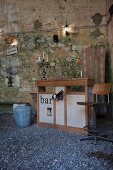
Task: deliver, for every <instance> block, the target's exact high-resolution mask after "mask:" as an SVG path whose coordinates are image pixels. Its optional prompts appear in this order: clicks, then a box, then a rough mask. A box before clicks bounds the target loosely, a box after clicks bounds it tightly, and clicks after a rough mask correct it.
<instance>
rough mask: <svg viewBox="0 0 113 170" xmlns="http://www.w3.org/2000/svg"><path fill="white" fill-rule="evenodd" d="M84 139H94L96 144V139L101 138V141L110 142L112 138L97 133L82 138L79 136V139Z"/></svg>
mask: <svg viewBox="0 0 113 170" xmlns="http://www.w3.org/2000/svg"><path fill="white" fill-rule="evenodd" d="M84 140H94V141H95V145H96V144H97V140H103V141H108V142H112V143H113V140H112V139H109V138H107V137H103V136H98V135H91V136H87V137H84V138H81V139H80V141H84Z"/></svg>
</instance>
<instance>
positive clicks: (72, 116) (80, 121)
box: [67, 95, 86, 128]
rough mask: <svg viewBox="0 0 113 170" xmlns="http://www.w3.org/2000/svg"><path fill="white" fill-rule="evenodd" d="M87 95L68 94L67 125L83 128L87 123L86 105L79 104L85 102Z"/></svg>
mask: <svg viewBox="0 0 113 170" xmlns="http://www.w3.org/2000/svg"><path fill="white" fill-rule="evenodd" d="M84 101H85V95H67V126H71V127H79V128H83V127H84V126H85V125H86V124H85V106H81V105H77V102H84Z"/></svg>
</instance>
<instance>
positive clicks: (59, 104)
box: [55, 87, 64, 125]
mask: <svg viewBox="0 0 113 170" xmlns="http://www.w3.org/2000/svg"><path fill="white" fill-rule="evenodd" d="M61 90H63V91H64V87H56V88H55V93H58V92H60V91H61ZM56 124H58V125H64V99H63V100H59V101H56Z"/></svg>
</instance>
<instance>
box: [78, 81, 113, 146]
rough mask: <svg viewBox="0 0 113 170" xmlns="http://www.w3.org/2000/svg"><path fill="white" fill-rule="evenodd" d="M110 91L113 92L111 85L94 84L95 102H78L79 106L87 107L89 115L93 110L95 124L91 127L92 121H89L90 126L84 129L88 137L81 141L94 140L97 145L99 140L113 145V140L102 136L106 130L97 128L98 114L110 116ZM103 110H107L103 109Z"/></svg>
mask: <svg viewBox="0 0 113 170" xmlns="http://www.w3.org/2000/svg"><path fill="white" fill-rule="evenodd" d="M110 90H111V83H101V84H94V86H93V91H92V93H93V95H94V101H93V102H77V104H79V105H84V106H87V107H88V110H89V114H92V113H91V112H90V110H91V108H93V124H92V125H91V124H90V121H89V120H88V125H87V126H85V127H83V129H84V130H87V131H88V136H87V137H84V138H82V139H80V140H81V141H83V140H94V141H95V144H97V140H98V139H100V140H105V141H109V142H112V143H113V140H111V139H109V138H107V137H105V136H103V135H102V133H103V132H105V131H106V129H105V128H100V127H97V123H96V116H97V114H101V115H107V114H108V112H107V111H108V109H107V108H108V106H109V103H110V99H109V94H110ZM106 96H107V99H106ZM101 108H106V109H101Z"/></svg>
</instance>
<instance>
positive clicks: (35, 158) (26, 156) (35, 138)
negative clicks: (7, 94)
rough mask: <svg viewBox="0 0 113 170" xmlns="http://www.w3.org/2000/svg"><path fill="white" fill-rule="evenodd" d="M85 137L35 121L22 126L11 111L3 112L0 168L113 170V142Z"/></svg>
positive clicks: (112, 133)
mask: <svg viewBox="0 0 113 170" xmlns="http://www.w3.org/2000/svg"><path fill="white" fill-rule="evenodd" d="M108 135H109V136H110V138H113V129H109V133H108ZM81 137H82V136H81V135H80V134H76V133H68V132H64V131H60V130H56V129H48V128H41V127H38V126H37V125H35V124H33V125H31V126H30V127H27V128H21V129H19V128H16V126H15V124H14V122H13V117H12V115H11V114H4V115H0V170H113V144H112V143H110V142H106V141H105V142H104V141H98V143H97V145H94V143H93V141H80V138H81Z"/></svg>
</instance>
